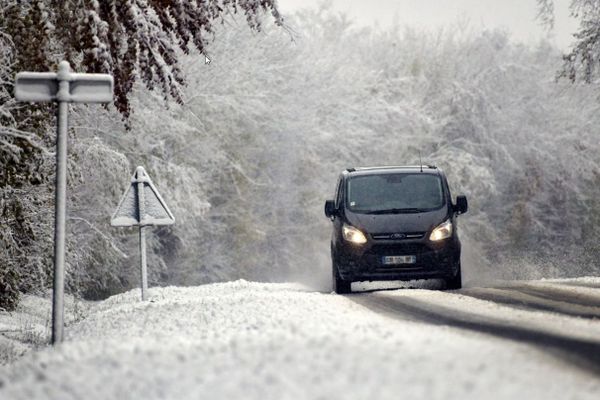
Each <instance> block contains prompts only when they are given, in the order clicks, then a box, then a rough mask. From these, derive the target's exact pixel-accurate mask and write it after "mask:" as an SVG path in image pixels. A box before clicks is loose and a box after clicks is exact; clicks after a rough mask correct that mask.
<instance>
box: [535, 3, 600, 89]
mask: <svg viewBox="0 0 600 400" xmlns="http://www.w3.org/2000/svg"><path fill="white" fill-rule="evenodd" d="M537 3H538V11H539V12H538V18H539V19H540V20H541V22H542V23H543V24H544V25H546V26H547V27H548V28H549V29H552V28H553V26H554V0H537ZM569 9H570V12H571V17H573V18H576V19H578V20H579V28H578V30H577V32H574V33H573V37H574V39H575V40H574V42H573V44H572V45H571V49H570V51H569V53H568V54H565V55H564V56H563V59H564V64H563V67H562V70H561V71H560V73H559V77H561V78H568V79H569V80H571V81H572V82H575V81H583V82H585V83H597V82H598V79H599V78H600V68H599V65H600V0H571V3H570V5H569Z"/></svg>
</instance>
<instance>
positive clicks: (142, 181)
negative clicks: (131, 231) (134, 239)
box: [110, 167, 175, 301]
mask: <svg viewBox="0 0 600 400" xmlns="http://www.w3.org/2000/svg"><path fill="white" fill-rule="evenodd" d="M174 223H175V217H173V214H172V213H171V211H170V210H169V207H167V204H166V203H165V201H164V200H163V199H162V197H161V196H160V193H158V190H157V189H156V187H155V186H154V184H153V183H152V180H151V179H150V177H149V176H148V174H147V173H146V171H145V170H144V168H143V167H137V168H136V170H135V173H134V174H133V177H132V178H131V185H129V187H128V188H127V190H126V191H125V194H123V197H121V201H120V202H119V205H118V206H117V210H116V211H115V213H114V214H113V216H112V219H111V221H110V224H111V225H112V226H139V228H140V273H141V279H142V282H141V287H142V300H143V301H145V300H146V299H147V296H148V295H147V292H148V274H147V265H146V229H145V228H146V227H148V226H152V225H171V224H174Z"/></svg>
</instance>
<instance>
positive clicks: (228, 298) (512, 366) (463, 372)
mask: <svg viewBox="0 0 600 400" xmlns="http://www.w3.org/2000/svg"><path fill="white" fill-rule="evenodd" d="M422 292H423V291H419V290H416V291H405V292H403V293H405V294H406V295H414V294H416V295H419V296H422ZM431 293H432V296H433V294H435V293H437V294H439V292H431ZM150 296H151V301H149V302H146V303H142V302H140V301H139V300H138V299H139V291H131V292H128V293H125V294H121V295H118V296H114V297H111V298H109V299H107V300H106V301H103V302H100V303H97V304H94V305H93V306H92V307H91V308H90V310H89V316H88V317H87V318H86V319H85V320H83V321H81V322H79V323H76V324H74V325H72V326H71V327H70V328H69V329H68V330H67V340H66V342H65V343H64V344H63V345H61V346H60V347H58V348H56V349H49V348H48V349H44V350H42V351H39V352H35V353H30V354H28V355H27V356H25V357H24V358H23V359H21V360H20V361H18V362H16V363H14V364H12V365H10V366H8V367H4V368H2V369H0V398H2V399H15V400H16V399H61V400H67V399H82V398H85V399H87V400H92V399H107V398H110V399H125V398H127V399H131V398H135V399H142V398H143V399H158V398H168V399H198V398H206V399H220V398H222V399H233V398H244V399H302V398H307V399H313V398H315V399H316V398H320V399H327V398H340V397H344V398H349V399H355V398H356V399H359V398H360V399H364V398H379V399H387V398H390V399H391V398H394V399H397V398H398V397H403V398H427V399H447V398H458V397H461V398H478V399H479V398H516V397H518V398H530V399H554V398H556V399H563V398H573V397H578V398H597V393H598V390H600V386H599V382H598V379H597V378H595V379H590V376H589V375H587V374H586V373H583V372H581V371H580V370H577V369H574V368H569V367H565V366H564V365H561V364H560V363H559V362H558V361H557V360H556V359H555V358H552V357H551V356H549V355H547V354H544V353H543V352H541V351H539V350H536V349H534V348H532V347H529V346H526V345H523V344H515V343H513V342H507V341H505V340H501V339H494V338H492V337H490V336H485V335H480V334H475V333H469V334H465V332H464V331H460V330H456V329H453V328H449V327H445V326H431V325H425V324H422V323H418V322H413V321H409V320H405V319H403V318H389V317H386V316H382V315H379V314H376V313H374V312H373V311H372V310H370V309H367V308H365V307H363V306H362V305H360V304H359V303H358V302H357V301H355V299H356V298H358V297H359V296H368V295H364V294H363V295H360V294H359V295H352V296H338V295H335V294H324V293H316V292H311V291H308V290H306V289H305V288H304V287H302V286H298V285H292V284H262V283H251V282H246V281H236V282H230V283H221V284H211V285H206V286H202V287H190V288H178V287H168V288H153V289H151V290H150Z"/></svg>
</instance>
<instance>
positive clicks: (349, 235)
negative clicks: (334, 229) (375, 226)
mask: <svg viewBox="0 0 600 400" xmlns="http://www.w3.org/2000/svg"><path fill="white" fill-rule="evenodd" d="M342 236H343V237H344V240H346V241H348V242H352V243H354V244H365V243H367V237H366V236H365V234H364V233H362V232H361V231H359V230H358V229H356V228H355V227H353V226H350V225H346V224H344V225H343V226H342Z"/></svg>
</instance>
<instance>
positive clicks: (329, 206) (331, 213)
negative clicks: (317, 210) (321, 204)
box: [325, 200, 337, 218]
mask: <svg viewBox="0 0 600 400" xmlns="http://www.w3.org/2000/svg"><path fill="white" fill-rule="evenodd" d="M336 214H337V212H336V210H335V203H334V202H333V200H327V201H325V216H326V217H327V218H333V217H335V215H336Z"/></svg>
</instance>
